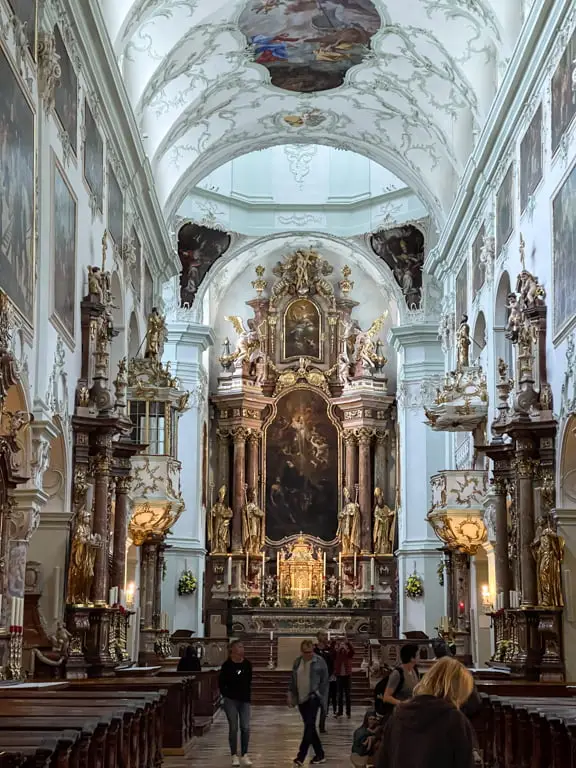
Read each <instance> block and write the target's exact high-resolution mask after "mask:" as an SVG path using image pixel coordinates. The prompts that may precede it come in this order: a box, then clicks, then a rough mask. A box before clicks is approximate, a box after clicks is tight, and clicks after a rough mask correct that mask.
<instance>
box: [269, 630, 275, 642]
mask: <svg viewBox="0 0 576 768" xmlns="http://www.w3.org/2000/svg"><path fill="white" fill-rule="evenodd" d="M270 640H274V632H273V631H272V632H270Z"/></svg>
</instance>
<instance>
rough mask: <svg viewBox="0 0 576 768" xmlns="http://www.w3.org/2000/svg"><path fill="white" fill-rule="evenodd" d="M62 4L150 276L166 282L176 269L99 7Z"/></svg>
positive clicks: (74, 0)
mask: <svg viewBox="0 0 576 768" xmlns="http://www.w3.org/2000/svg"><path fill="white" fill-rule="evenodd" d="M60 2H61V3H62V6H63V8H64V9H65V11H66V14H67V16H68V19H69V20H70V22H71V23H73V24H74V25H75V27H76V29H77V32H78V36H77V37H78V39H77V44H78V46H79V48H80V49H81V56H82V61H83V64H84V66H83V75H84V76H85V78H86V80H87V81H88V84H89V91H90V90H92V91H93V92H96V93H97V94H98V95H99V98H100V102H101V104H102V106H103V107H104V105H105V110H104V109H103V110H102V111H103V112H104V111H105V114H106V120H107V123H108V125H107V126H101V128H102V129H106V130H105V132H106V138H107V144H108V146H109V147H111V148H112V150H113V155H114V156H115V157H116V158H118V159H119V161H118V162H119V165H121V168H122V175H123V176H124V177H125V179H127V180H128V182H127V189H126V190H125V195H126V196H129V197H131V198H132V200H131V202H132V207H133V209H135V210H136V212H137V214H138V216H139V218H140V220H141V221H142V222H143V229H142V235H143V239H144V240H145V241H147V242H145V254H146V256H145V258H146V261H147V263H148V265H149V267H150V268H151V271H152V274H153V276H154V277H156V278H157V279H158V280H159V281H160V282H164V281H166V280H168V279H169V278H170V277H171V276H172V275H174V274H178V271H179V269H180V265H179V263H178V260H177V256H176V254H175V253H174V252H173V249H172V247H171V244H170V237H169V235H168V230H167V228H166V224H165V222H164V217H163V215H162V210H161V208H160V204H159V202H158V198H157V196H156V191H155V182H154V178H153V175H152V168H151V166H150V161H149V160H148V157H147V156H146V153H145V152H144V147H143V144H142V140H141V137H140V133H139V130H138V126H137V124H136V119H135V117H134V114H133V112H132V107H131V106H130V102H129V100H128V95H127V93H126V89H125V86H124V83H123V81H122V77H121V74H120V70H119V69H118V65H117V64H116V56H115V54H114V51H113V49H112V45H111V43H110V40H109V38H108V34H107V32H106V26H105V23H104V19H103V17H102V12H101V9H100V7H99V4H98V3H94V2H87V1H85V2H77V0H60Z"/></svg>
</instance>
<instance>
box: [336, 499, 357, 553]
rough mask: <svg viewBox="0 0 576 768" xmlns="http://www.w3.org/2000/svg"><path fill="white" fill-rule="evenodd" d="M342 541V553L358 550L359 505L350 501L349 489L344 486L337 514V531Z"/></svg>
mask: <svg viewBox="0 0 576 768" xmlns="http://www.w3.org/2000/svg"><path fill="white" fill-rule="evenodd" d="M336 535H337V536H338V538H339V539H340V541H341V543H342V554H343V555H352V554H354V552H360V536H361V524H360V505H359V504H356V502H354V501H352V500H351V498H350V491H349V490H348V488H347V487H346V486H344V507H343V509H342V511H341V512H340V514H339V515H338V533H337V534H336Z"/></svg>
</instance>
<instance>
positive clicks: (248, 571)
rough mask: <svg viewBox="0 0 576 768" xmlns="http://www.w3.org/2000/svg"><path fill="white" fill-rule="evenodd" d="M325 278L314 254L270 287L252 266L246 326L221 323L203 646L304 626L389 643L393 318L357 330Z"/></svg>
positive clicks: (344, 298)
mask: <svg viewBox="0 0 576 768" xmlns="http://www.w3.org/2000/svg"><path fill="white" fill-rule="evenodd" d="M333 272H334V269H333V267H332V266H331V265H330V264H329V263H328V262H327V261H326V260H325V259H323V258H322V256H321V255H320V254H319V253H317V252H316V251H314V250H298V251H296V252H295V253H293V254H290V255H289V256H287V257H286V258H285V260H284V262H282V263H278V265H277V266H276V267H275V268H274V270H273V275H274V278H275V279H274V280H273V281H269V280H267V279H265V270H264V268H263V267H256V279H255V280H254V281H253V283H252V285H253V287H254V289H255V293H256V296H255V297H254V298H253V299H251V300H249V301H248V302H246V303H247V305H248V306H249V307H250V308H251V310H252V312H253V315H254V317H253V318H251V319H249V320H248V321H247V323H246V324H244V322H243V321H242V319H241V318H240V317H228V318H227V320H229V321H230V323H231V325H232V327H233V328H234V329H235V331H236V333H237V339H236V343H235V344H234V345H232V344H231V343H230V342H229V340H228V339H226V340H225V341H224V344H223V350H222V355H221V357H220V363H221V366H222V372H221V375H220V377H219V379H218V388H217V391H216V392H214V393H212V396H211V402H212V405H213V408H214V421H213V427H212V434H211V440H210V446H211V451H210V455H211V466H212V470H213V477H214V482H212V483H211V486H210V490H211V496H212V498H211V499H210V505H209V506H210V509H209V512H208V515H207V529H208V530H207V540H208V542H209V555H208V556H207V566H206V576H205V590H206V592H205V606H206V627H207V633H209V634H210V635H211V636H222V635H223V634H224V633H227V634H229V635H230V634H231V633H234V634H238V633H247V634H254V633H256V634H258V633H259V632H271V631H274V632H287V633H290V632H292V633H293V632H301V631H302V630H303V628H304V627H307V628H308V626H309V625H310V626H309V631H312V630H314V631H317V630H318V629H321V628H326V629H333V630H334V631H338V632H343V631H348V632H368V631H369V632H371V633H372V634H375V635H378V636H382V637H395V636H397V628H398V619H397V616H398V610H397V604H398V600H397V583H396V582H397V572H396V561H395V558H394V555H393V552H394V550H395V545H396V513H395V509H396V508H397V506H398V504H397V487H398V484H397V482H396V477H397V473H398V461H397V422H396V409H395V397H394V395H393V394H391V393H389V392H388V379H387V375H386V371H385V368H386V364H387V360H386V358H385V356H384V354H383V342H382V341H381V340H380V338H379V335H380V334H381V332H382V329H383V327H384V324H385V320H386V317H387V314H388V313H387V310H385V311H383V313H382V314H381V315H380V316H379V317H378V318H376V319H375V320H374V321H373V322H372V323H371V325H370V327H369V328H368V329H367V330H363V329H362V328H361V327H360V324H359V321H358V320H357V319H356V318H355V317H354V311H355V309H356V307H358V302H357V301H354V300H353V298H352V297H351V295H350V294H351V292H352V290H353V287H354V283H353V281H352V280H351V279H350V277H351V270H350V268H349V267H347V266H345V267H344V268H343V269H342V276H341V278H340V279H339V280H338V279H334V278H333ZM215 491H216V498H214V496H215ZM310 609H313V611H310ZM312 615H313V616H314V621H313V622H312V624H313V626H312V624H310V621H311V616H312ZM319 617H322V618H321V621H320V618H319ZM319 621H320V623H318V622H319Z"/></svg>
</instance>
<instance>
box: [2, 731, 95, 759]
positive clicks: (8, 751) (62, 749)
mask: <svg viewBox="0 0 576 768" xmlns="http://www.w3.org/2000/svg"><path fill="white" fill-rule="evenodd" d="M79 738H80V734H79V732H78V731H72V730H68V731H62V732H61V733H58V734H54V733H53V732H52V731H36V732H31V733H22V732H20V733H4V732H2V733H0V753H3V754H4V755H5V757H6V761H5V763H4V764H8V763H10V764H11V765H12V766H23V768H70V766H71V765H72V763H71V760H70V758H71V754H72V749H73V747H74V746H75V745H76V744H77V742H78V740H79ZM2 764H3V763H2V761H0V765H2ZM76 764H77V762H76Z"/></svg>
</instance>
